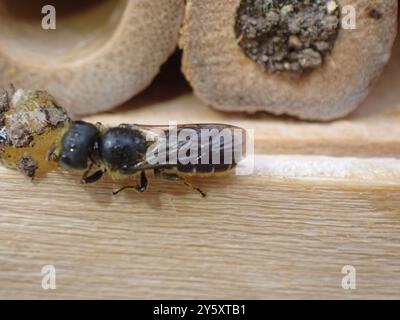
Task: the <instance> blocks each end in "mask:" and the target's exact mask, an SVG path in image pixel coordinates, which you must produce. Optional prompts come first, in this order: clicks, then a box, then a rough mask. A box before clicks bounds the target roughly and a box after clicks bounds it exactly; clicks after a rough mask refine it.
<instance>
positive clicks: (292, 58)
mask: <svg viewBox="0 0 400 320" xmlns="http://www.w3.org/2000/svg"><path fill="white" fill-rule="evenodd" d="M339 28H340V8H339V5H338V3H337V1H336V0H242V2H241V4H240V6H239V8H238V10H237V16H236V25H235V33H236V37H237V38H238V43H239V46H240V47H241V48H242V49H243V51H244V52H245V54H246V55H247V56H248V57H249V58H250V59H252V60H253V61H255V62H256V63H257V64H259V65H260V66H262V67H263V68H264V69H265V71H267V72H269V73H279V72H290V73H294V74H302V73H304V72H309V71H312V70H314V69H316V68H318V67H320V66H321V65H322V64H323V62H324V59H325V57H326V56H327V55H328V54H329V53H330V52H331V51H332V49H333V47H334V45H335V41H336V38H337V36H338V32H339Z"/></svg>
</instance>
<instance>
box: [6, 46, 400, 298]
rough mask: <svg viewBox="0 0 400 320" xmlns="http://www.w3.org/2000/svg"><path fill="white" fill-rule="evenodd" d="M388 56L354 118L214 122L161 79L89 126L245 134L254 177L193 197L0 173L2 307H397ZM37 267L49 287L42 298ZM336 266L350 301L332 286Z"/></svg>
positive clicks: (398, 104) (213, 184)
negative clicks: (386, 302) (216, 128)
mask: <svg viewBox="0 0 400 320" xmlns="http://www.w3.org/2000/svg"><path fill="white" fill-rule="evenodd" d="M396 50H399V47H397V49H396ZM396 52H397V53H398V52H399V51H396ZM396 57H398V55H397V54H395V55H394V58H393V60H392V62H391V64H390V66H389V67H388V68H387V72H386V74H385V75H384V76H383V78H382V79H381V81H380V83H379V84H378V86H377V87H376V89H375V90H374V92H373V94H372V95H371V96H370V98H369V100H368V101H367V102H366V103H365V104H364V105H363V106H362V108H360V109H359V110H358V111H357V112H355V113H354V114H353V115H352V116H351V117H349V118H347V119H344V120H340V121H335V122H332V123H325V124H320V123H311V122H300V121H296V120H293V119H288V118H274V117H270V116H267V115H257V116H244V115H237V114H234V115H232V114H224V113H219V112H217V111H214V110H211V109H210V108H208V107H207V106H205V105H204V104H202V103H201V102H199V101H198V100H197V99H196V98H195V97H193V95H192V94H191V93H189V92H187V91H186V87H185V85H183V86H179V87H176V84H172V83H175V78H168V77H167V80H168V81H166V82H162V83H161V84H160V82H158V83H156V84H155V85H154V86H152V88H151V89H150V90H149V91H147V92H145V93H144V94H142V95H141V96H139V97H138V98H135V99H134V100H132V101H131V102H129V103H128V104H126V105H125V106H123V107H121V108H120V109H119V110H117V111H116V112H114V113H107V114H102V115H98V116H95V117H91V118H88V120H92V121H103V122H105V123H109V124H116V123H120V122H136V123H147V124H165V123H166V121H168V120H176V121H178V122H182V123H183V122H184V123H189V122H210V121H211V122H227V123H232V124H237V125H242V126H245V127H247V128H250V129H251V128H252V129H254V130H255V150H256V153H257V155H256V157H255V161H254V164H255V170H254V172H253V173H252V174H250V175H248V176H234V175H233V176H230V177H227V178H221V179H210V180H208V179H206V180H196V181H194V182H195V183H196V184H197V185H199V186H200V187H201V188H203V189H205V190H206V191H208V197H207V198H205V199H202V198H201V197H200V196H199V194H197V193H195V192H193V191H192V190H191V189H189V188H186V187H185V186H183V185H181V184H179V183H178V184H176V183H174V182H161V181H158V180H155V179H151V180H150V183H151V185H150V190H149V192H148V193H146V194H143V195H142V194H136V193H135V192H126V193H123V194H121V195H120V196H117V197H113V196H112V195H111V191H112V190H115V189H116V188H117V185H116V184H114V183H113V182H111V181H109V180H107V179H106V180H104V181H103V182H100V183H99V184H95V185H92V186H85V187H84V186H81V185H80V184H79V183H78V182H79V176H77V175H71V174H60V173H58V174H56V173H54V174H50V175H49V176H48V177H47V178H43V179H38V180H37V181H35V182H33V183H31V182H30V181H28V180H26V179H25V178H24V177H22V176H21V175H19V174H18V173H16V172H13V171H10V170H6V169H4V168H2V169H0V177H1V179H0V188H1V201H0V230H1V232H0V266H1V267H0V298H249V299H251V298H391V299H393V298H400V294H399V293H400V278H399V277H398V275H399V273H400V260H399V257H400V255H399V252H400V223H399V217H400V215H399V213H400V209H399V208H400V200H399V199H400V186H399V181H400V160H399V159H396V158H398V157H399V153H400V150H399V142H400V141H399V139H400V138H399V137H400V129H399V128H400V125H399V124H400V117H399V115H400V93H399V92H400V91H399V90H398V84H399V80H400V65H399V62H398V61H396ZM300 154H302V155H300ZM242 166H244V167H246V166H249V163H246V162H245V163H243V164H242ZM48 264H50V265H54V266H55V268H56V272H57V273H56V274H57V282H56V285H57V289H56V290H48V291H46V290H43V289H42V287H41V281H42V276H41V274H40V272H41V269H42V267H43V266H44V265H48ZM346 265H352V266H354V267H355V268H356V272H357V273H356V286H357V289H356V290H344V289H343V288H342V284H341V283H342V278H343V276H344V274H342V268H343V267H344V266H346Z"/></svg>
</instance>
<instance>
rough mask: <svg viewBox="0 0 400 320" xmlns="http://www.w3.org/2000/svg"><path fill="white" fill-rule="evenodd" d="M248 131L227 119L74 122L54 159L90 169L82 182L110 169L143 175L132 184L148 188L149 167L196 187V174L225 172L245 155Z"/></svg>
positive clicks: (121, 173) (124, 174)
mask: <svg viewBox="0 0 400 320" xmlns="http://www.w3.org/2000/svg"><path fill="white" fill-rule="evenodd" d="M245 142H246V135H245V130H244V129H241V128H239V127H235V126H230V125H224V124H193V125H179V126H176V127H175V128H174V127H173V126H171V127H169V126H146V125H127V124H122V125H119V126H117V127H105V126H103V125H102V124H100V123H98V124H97V125H93V124H91V123H87V122H82V121H77V122H73V123H71V125H70V126H69V127H68V128H67V129H66V131H65V133H64V134H63V136H62V138H61V140H60V143H59V145H58V146H56V148H55V150H54V151H53V153H52V158H53V159H55V160H56V161H58V162H59V164H60V165H61V166H62V167H64V168H66V169H73V170H84V174H83V177H82V183H84V184H87V183H94V182H96V181H98V180H99V179H100V178H101V177H102V176H103V175H104V174H105V173H107V174H109V175H110V176H111V177H112V178H116V179H118V178H126V177H129V176H132V177H133V176H136V175H139V177H140V178H139V182H138V184H137V185H134V186H125V187H123V188H121V189H120V190H118V191H117V192H115V193H114V194H117V193H119V192H121V191H122V190H125V189H128V188H132V189H135V190H137V191H138V192H144V191H146V189H147V185H148V181H147V178H146V171H148V170H152V171H153V172H154V174H155V176H157V177H161V178H165V179H168V180H180V181H183V182H184V183H185V184H186V185H188V186H191V187H192V188H194V189H195V190H197V191H198V192H200V193H201V194H202V196H205V193H204V192H203V191H202V190H200V189H199V188H195V187H193V186H192V185H191V184H190V183H189V182H188V181H187V178H188V177H190V176H202V177H204V176H212V175H225V174H228V173H229V172H230V171H231V170H232V169H234V168H235V166H236V165H237V163H238V162H239V161H240V160H241V159H242V158H243V156H244V154H245ZM94 169H95V170H94Z"/></svg>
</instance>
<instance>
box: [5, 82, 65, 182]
mask: <svg viewBox="0 0 400 320" xmlns="http://www.w3.org/2000/svg"><path fill="white" fill-rule="evenodd" d="M12 91H13V90H12ZM69 123H70V118H69V117H68V115H67V114H66V112H65V110H64V109H63V108H61V107H59V106H58V105H57V103H56V102H55V100H54V98H53V97H52V96H51V95H49V94H48V93H47V92H44V91H25V90H22V89H19V90H17V91H15V92H11V93H9V92H7V91H4V90H2V91H0V160H1V162H2V163H3V164H4V165H6V166H7V167H11V168H16V169H18V170H20V171H21V172H23V173H24V174H25V175H26V176H28V177H30V178H33V177H34V175H35V173H36V172H37V171H38V170H39V171H40V169H43V171H46V170H47V169H48V168H47V167H48V166H49V165H51V163H50V162H48V161H47V159H46V158H45V156H43V155H45V154H46V153H47V151H48V150H49V149H51V146H52V145H53V144H55V143H56V142H57V140H58V139H59V137H60V135H61V133H62V132H63V130H65V128H66V126H68V124H69Z"/></svg>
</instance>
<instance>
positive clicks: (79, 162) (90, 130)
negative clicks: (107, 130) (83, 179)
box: [59, 121, 99, 170]
mask: <svg viewBox="0 0 400 320" xmlns="http://www.w3.org/2000/svg"><path fill="white" fill-rule="evenodd" d="M98 135H99V131H98V129H97V128H96V126H94V125H92V124H90V123H86V122H81V121H78V122H75V123H74V124H73V125H72V127H71V128H70V129H69V130H68V131H67V132H66V133H65V134H64V136H63V138H62V140H61V153H60V158H59V162H60V164H61V165H62V166H64V167H66V168H71V169H77V170H83V169H86V168H87V166H88V161H89V158H90V154H91V152H92V150H93V145H94V143H95V141H96V138H97V137H98Z"/></svg>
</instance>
